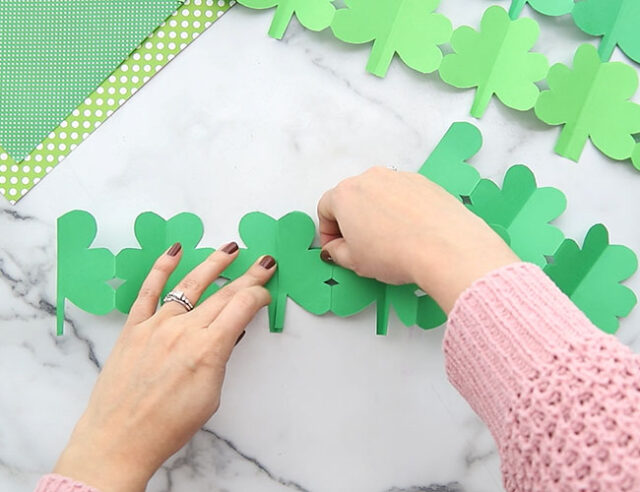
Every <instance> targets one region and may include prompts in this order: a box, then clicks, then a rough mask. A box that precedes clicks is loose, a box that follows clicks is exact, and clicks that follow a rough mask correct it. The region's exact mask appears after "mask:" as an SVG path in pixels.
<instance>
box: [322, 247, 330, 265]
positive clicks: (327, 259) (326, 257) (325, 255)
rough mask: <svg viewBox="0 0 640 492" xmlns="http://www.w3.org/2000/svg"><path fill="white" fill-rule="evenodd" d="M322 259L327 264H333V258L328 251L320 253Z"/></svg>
mask: <svg viewBox="0 0 640 492" xmlns="http://www.w3.org/2000/svg"><path fill="white" fill-rule="evenodd" d="M320 259H321V260H322V261H324V262H325V263H333V258H331V255H330V254H329V252H328V251H327V250H326V249H323V250H322V251H320Z"/></svg>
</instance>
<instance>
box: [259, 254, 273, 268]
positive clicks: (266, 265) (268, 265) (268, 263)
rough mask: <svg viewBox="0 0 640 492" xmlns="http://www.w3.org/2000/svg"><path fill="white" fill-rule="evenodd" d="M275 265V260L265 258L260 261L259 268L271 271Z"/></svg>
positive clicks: (271, 257)
mask: <svg viewBox="0 0 640 492" xmlns="http://www.w3.org/2000/svg"><path fill="white" fill-rule="evenodd" d="M275 265H276V260H275V259H274V258H273V256H269V255H267V256H265V257H264V258H262V259H261V260H260V266H261V267H263V268H266V269H267V270H271V269H272V268H273V267H274V266H275Z"/></svg>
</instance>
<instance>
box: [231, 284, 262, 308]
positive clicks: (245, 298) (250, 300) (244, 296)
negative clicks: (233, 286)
mask: <svg viewBox="0 0 640 492" xmlns="http://www.w3.org/2000/svg"><path fill="white" fill-rule="evenodd" d="M235 300H236V303H237V304H238V306H239V308H240V309H244V310H247V311H253V310H255V309H257V307H258V299H257V296H256V294H255V291H254V290H252V289H242V290H240V291H238V293H237V294H236V295H235Z"/></svg>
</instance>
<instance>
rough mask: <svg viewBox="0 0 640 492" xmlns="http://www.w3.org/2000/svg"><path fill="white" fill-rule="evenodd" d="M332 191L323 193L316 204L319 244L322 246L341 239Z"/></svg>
mask: <svg viewBox="0 0 640 492" xmlns="http://www.w3.org/2000/svg"><path fill="white" fill-rule="evenodd" d="M334 194H335V192H334V189H331V190H329V191H327V192H325V194H324V195H322V197H321V198H320V201H319V202H318V220H319V222H320V224H319V226H318V231H319V232H320V244H321V245H322V246H324V245H325V244H327V243H328V242H329V241H332V240H334V239H337V238H339V237H342V234H341V233H340V226H339V225H338V221H337V219H336V216H335V212H334Z"/></svg>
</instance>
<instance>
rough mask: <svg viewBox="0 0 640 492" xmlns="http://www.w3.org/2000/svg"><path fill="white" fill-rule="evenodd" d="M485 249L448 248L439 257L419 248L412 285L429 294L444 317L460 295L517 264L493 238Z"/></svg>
mask: <svg viewBox="0 0 640 492" xmlns="http://www.w3.org/2000/svg"><path fill="white" fill-rule="evenodd" d="M497 239H498V241H497V242H496V244H492V245H488V247H486V248H477V247H473V249H472V248H471V247H467V246H466V245H463V246H462V248H460V247H458V246H453V245H450V246H448V247H447V248H444V249H443V250H442V253H441V254H435V255H434V254H433V249H430V248H422V249H420V251H421V252H422V253H421V255H420V258H419V259H418V260H417V261H416V265H417V268H415V269H414V280H413V283H415V284H417V285H418V286H419V287H420V288H421V289H422V290H423V291H425V292H426V293H427V294H429V295H430V296H431V297H432V298H433V299H434V300H435V301H436V302H437V303H438V305H439V306H440V307H441V308H442V309H443V311H444V312H445V313H447V314H449V312H450V311H451V310H452V309H453V306H454V304H455V302H456V300H457V299H458V297H460V295H461V294H462V293H463V292H464V291H465V290H466V289H468V288H469V287H471V285H472V284H473V283H474V282H475V281H476V280H479V279H480V278H482V277H484V276H485V275H487V274H488V273H490V272H492V271H494V270H497V269H499V268H502V267H504V266H507V265H510V264H513V263H518V262H520V261H521V260H520V258H518V256H517V255H516V254H515V253H514V252H513V251H512V250H511V249H510V248H509V247H508V246H507V245H506V244H505V243H503V242H502V240H501V239H499V238H497Z"/></svg>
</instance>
